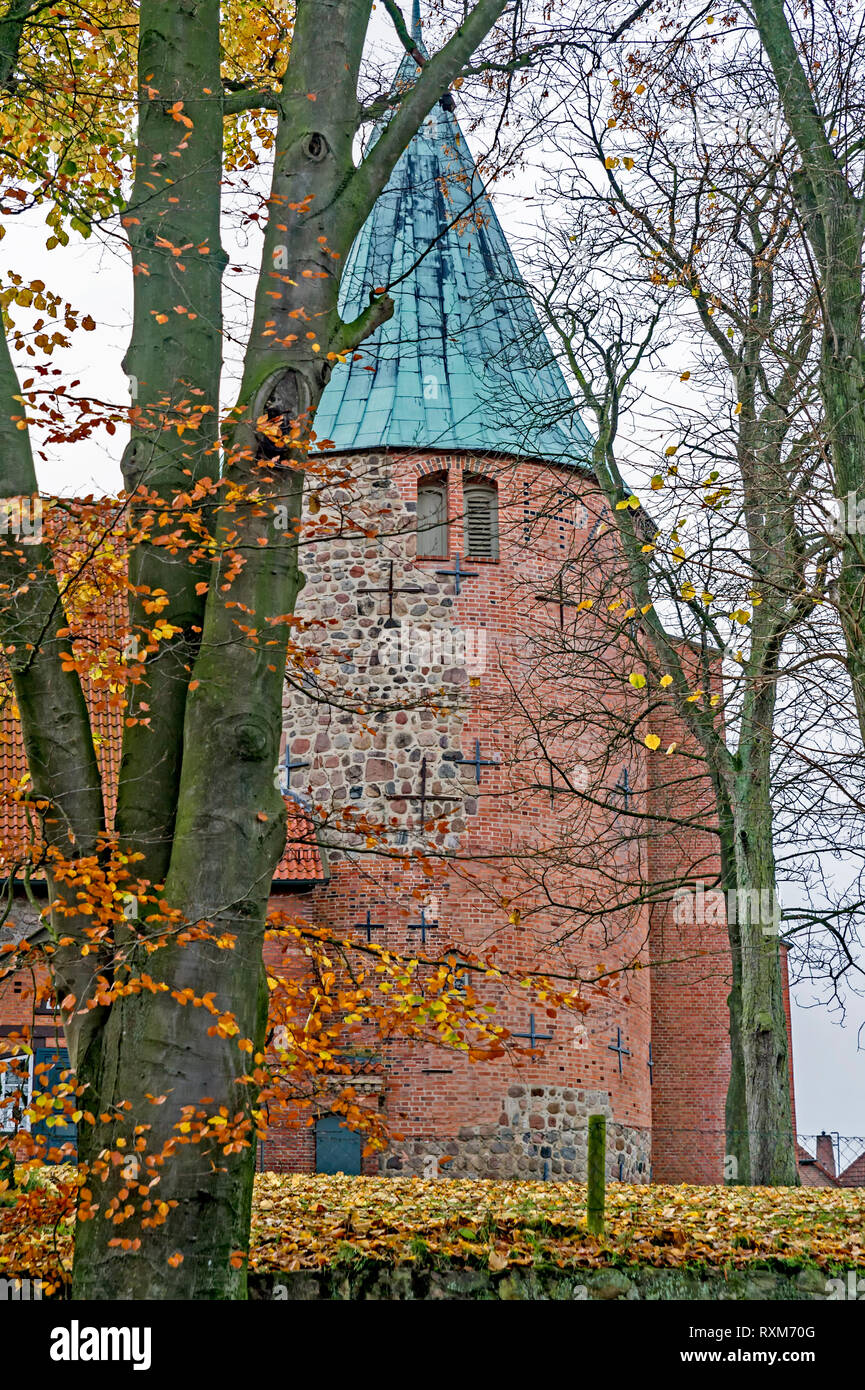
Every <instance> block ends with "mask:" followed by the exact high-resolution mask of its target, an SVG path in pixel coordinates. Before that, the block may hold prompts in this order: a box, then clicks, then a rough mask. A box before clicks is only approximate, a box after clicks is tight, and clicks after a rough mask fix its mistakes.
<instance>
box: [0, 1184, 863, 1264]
mask: <svg viewBox="0 0 865 1390" xmlns="http://www.w3.org/2000/svg"><path fill="white" fill-rule="evenodd" d="M72 1193H73V1188H72V1184H71V1183H70V1182H69V1181H68V1180H65V1179H63V1178H62V1177H61V1176H60V1175H59V1174H58V1176H57V1177H56V1178H55V1179H54V1180H53V1181H50V1182H46V1183H45V1185H44V1186H40V1187H38V1188H34V1189H33V1190H32V1191H30V1192H28V1193H24V1194H21V1196H20V1199H19V1201H18V1202H17V1203H16V1205H14V1206H12V1205H5V1206H0V1276H6V1277H8V1276H9V1275H12V1274H25V1273H33V1274H36V1275H38V1276H39V1277H40V1278H42V1279H43V1280H44V1281H45V1282H46V1283H48V1284H49V1285H50V1284H51V1283H57V1282H60V1281H61V1280H63V1279H64V1278H68V1272H69V1268H70V1264H71V1248H72V1212H73V1199H72ZM585 1201H586V1189H585V1185H584V1184H581V1183H541V1182H493V1181H488V1180H473V1179H469V1178H458V1179H450V1178H441V1179H438V1180H435V1181H423V1180H421V1179H420V1178H356V1177H352V1178H348V1177H343V1176H341V1175H338V1176H335V1177H330V1176H328V1177H323V1176H318V1175H316V1176H312V1175H310V1174H280V1173H261V1174H259V1175H258V1176H257V1177H256V1182H255V1201H254V1206H253V1222H252V1245H251V1250H250V1259H249V1267H250V1270H251V1271H254V1272H258V1273H262V1274H277V1273H280V1272H284V1271H291V1270H298V1269H321V1268H323V1267H324V1266H327V1265H331V1264H336V1263H346V1262H350V1261H361V1260H366V1261H376V1262H382V1263H385V1264H410V1263H412V1262H416V1261H423V1260H435V1261H437V1262H442V1263H448V1264H451V1265H466V1266H472V1267H474V1268H490V1269H492V1270H494V1271H500V1270H503V1269H505V1268H507V1267H509V1266H527V1265H547V1266H557V1267H559V1268H566V1267H580V1268H589V1269H590V1268H595V1267H599V1266H607V1265H609V1264H610V1263H611V1262H615V1263H616V1264H620V1265H629V1264H630V1265H654V1266H658V1267H668V1268H671V1267H672V1268H675V1267H681V1266H683V1265H706V1266H714V1267H719V1266H722V1267H723V1266H727V1267H731V1268H742V1267H744V1266H747V1265H750V1264H766V1263H767V1262H769V1263H773V1264H777V1265H793V1266H795V1265H802V1264H808V1265H817V1266H818V1267H820V1268H821V1269H827V1268H830V1267H835V1266H843V1265H856V1264H861V1263H862V1262H863V1259H865V1250H863V1229H865V1219H863V1218H865V1190H863V1189H862V1188H807V1187H805V1188H801V1187H800V1188H791V1187H786V1188H785V1187H780V1188H772V1187H756V1188H748V1187H688V1186H684V1185H683V1186H681V1187H661V1186H632V1185H629V1184H627V1183H614V1184H611V1185H610V1187H608V1189H607V1229H606V1232H605V1234H604V1236H603V1237H601V1238H600V1239H596V1238H595V1237H593V1236H590V1235H589V1234H588V1233H587V1231H586V1228H585Z"/></svg>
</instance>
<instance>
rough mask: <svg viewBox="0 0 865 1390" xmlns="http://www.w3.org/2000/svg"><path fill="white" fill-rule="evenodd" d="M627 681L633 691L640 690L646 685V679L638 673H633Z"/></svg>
mask: <svg viewBox="0 0 865 1390" xmlns="http://www.w3.org/2000/svg"><path fill="white" fill-rule="evenodd" d="M628 680H629V681H630V683H631V685H632V686H633V687H634V689H635V690H642V688H643V686H644V685H645V684H646V677H645V676H641V675H640V673H639V671H633V672H632V673H631V675H630V676H628Z"/></svg>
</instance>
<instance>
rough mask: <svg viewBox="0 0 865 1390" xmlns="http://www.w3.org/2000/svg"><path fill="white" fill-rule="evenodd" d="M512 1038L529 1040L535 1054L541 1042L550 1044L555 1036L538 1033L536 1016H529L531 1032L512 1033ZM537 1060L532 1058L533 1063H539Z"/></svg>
mask: <svg viewBox="0 0 865 1390" xmlns="http://www.w3.org/2000/svg"><path fill="white" fill-rule="evenodd" d="M511 1036H512V1037H514V1038H528V1041H529V1047H530V1048H531V1049H532V1051H533V1052H534V1051H535V1049H536V1048H537V1045H538V1043H539V1042H550V1040H551V1039H552V1036H553V1035H552V1033H538V1032H537V1031H536V1030H535V1016H534V1014H529V1031H528V1032H527V1033H512V1034H511ZM537 1060H538V1059H537V1057H533V1058H532V1061H533V1062H537Z"/></svg>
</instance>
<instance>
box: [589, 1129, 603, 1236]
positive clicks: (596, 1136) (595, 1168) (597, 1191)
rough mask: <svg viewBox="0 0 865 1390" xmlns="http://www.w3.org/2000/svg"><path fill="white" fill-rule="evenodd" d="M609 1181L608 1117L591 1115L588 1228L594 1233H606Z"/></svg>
mask: <svg viewBox="0 0 865 1390" xmlns="http://www.w3.org/2000/svg"><path fill="white" fill-rule="evenodd" d="M606 1182H607V1119H606V1116H605V1115H590V1116H589V1197H588V1202H587V1205H586V1228H587V1230H589V1231H591V1233H592V1234H593V1235H596V1236H600V1235H603V1233H604V1200H605V1191H606Z"/></svg>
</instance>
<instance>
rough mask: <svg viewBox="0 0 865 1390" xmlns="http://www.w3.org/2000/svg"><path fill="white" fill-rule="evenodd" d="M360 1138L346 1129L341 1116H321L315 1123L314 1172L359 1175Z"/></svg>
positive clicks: (352, 1131)
mask: <svg viewBox="0 0 865 1390" xmlns="http://www.w3.org/2000/svg"><path fill="white" fill-rule="evenodd" d="M361 1148H362V1144H361V1138H360V1135H359V1134H356V1133H355V1132H354V1130H352V1129H346V1127H345V1122H344V1121H343V1119H342V1116H341V1115H321V1116H320V1117H319V1118H318V1119H317V1120H316V1122H315V1171H316V1172H317V1173H360V1156H361Z"/></svg>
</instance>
